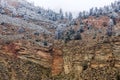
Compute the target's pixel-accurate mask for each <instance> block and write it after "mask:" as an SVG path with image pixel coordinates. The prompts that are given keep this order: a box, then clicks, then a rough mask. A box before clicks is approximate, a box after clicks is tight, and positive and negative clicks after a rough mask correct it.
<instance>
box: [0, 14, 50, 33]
mask: <svg viewBox="0 0 120 80" xmlns="http://www.w3.org/2000/svg"><path fill="white" fill-rule="evenodd" d="M2 22H5V23H10V24H13V25H16V26H20V27H25V28H30V29H32V30H36V31H38V32H40V33H41V32H44V31H45V32H47V33H49V31H47V30H46V29H45V28H44V27H43V26H39V25H36V24H34V23H28V22H27V21H25V20H22V19H20V18H13V17H10V16H7V15H1V14H0V23H2Z"/></svg>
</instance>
